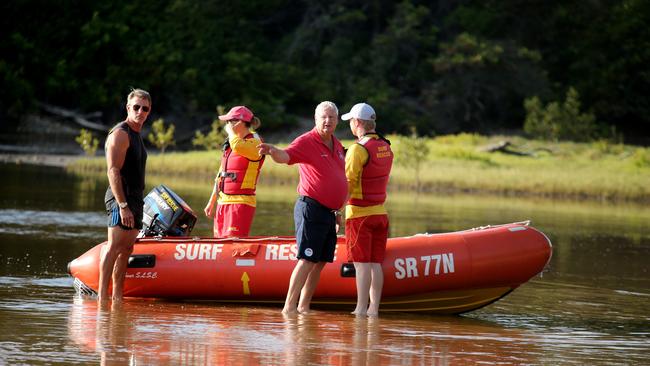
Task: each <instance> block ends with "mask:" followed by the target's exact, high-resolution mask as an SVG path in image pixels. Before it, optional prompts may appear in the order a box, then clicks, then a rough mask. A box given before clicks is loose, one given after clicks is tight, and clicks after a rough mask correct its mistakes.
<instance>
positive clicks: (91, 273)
mask: <svg viewBox="0 0 650 366" xmlns="http://www.w3.org/2000/svg"><path fill="white" fill-rule="evenodd" d="M104 244H106V243H102V244H98V245H97V246H95V247H94V248H92V249H90V250H89V251H87V252H86V253H85V254H83V255H81V256H80V257H79V258H77V259H75V260H73V261H72V262H70V263H69V265H68V271H69V273H70V275H72V277H74V282H75V287H76V288H77V290H78V291H80V292H81V293H85V294H91V295H93V294H95V292H96V291H97V286H98V279H99V253H100V250H101V248H102V246H103V245H104ZM551 252H552V247H551V242H550V240H549V239H548V238H547V237H546V236H545V235H544V234H543V233H541V232H540V231H538V230H536V229H535V228H533V227H531V226H529V225H528V222H522V223H512V224H506V225H499V226H487V227H480V228H476V229H471V230H465V231H458V232H451V233H442V234H418V235H414V236H409V237H399V238H391V239H389V240H388V246H387V250H386V259H385V261H384V263H383V264H382V267H383V271H384V289H383V295H382V301H381V306H380V310H381V311H409V312H428V313H437V314H458V313H463V312H468V311H471V310H475V309H478V308H481V307H483V306H485V305H488V304H490V303H492V302H494V301H496V300H498V299H500V298H502V297H503V296H505V295H507V294H508V293H509V292H510V291H512V290H514V289H515V288H517V287H518V286H519V285H521V284H523V283H525V282H526V281H528V280H529V279H530V278H531V277H533V276H535V275H536V274H538V273H540V272H541V271H542V270H543V269H544V266H545V265H546V264H547V263H548V262H549V260H550V258H551ZM295 253H296V245H295V238H293V237H250V238H240V239H237V238H235V239H232V238H229V239H215V238H198V237H194V238H193V237H162V238H143V239H139V240H138V241H137V242H136V244H135V249H134V251H133V254H132V255H131V257H130V258H129V268H128V270H127V274H126V281H125V284H124V296H126V297H141V298H164V299H196V300H215V301H219V302H233V303H248V304H277V305H282V304H283V303H284V299H285V296H286V294H287V288H288V286H289V278H290V276H291V272H292V270H293V268H294V266H295ZM355 303H356V287H355V279H354V266H353V265H352V263H348V262H347V246H346V245H345V239H344V238H342V237H340V238H339V241H338V244H337V249H336V256H335V260H334V263H330V264H327V265H326V266H325V268H324V269H323V272H322V274H321V279H320V282H319V284H318V288H317V289H316V293H315V295H314V298H313V301H312V304H313V305H314V307H315V308H316V307H320V308H339V309H347V310H352V309H353V308H354V306H355Z"/></svg>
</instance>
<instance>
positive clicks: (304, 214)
mask: <svg viewBox="0 0 650 366" xmlns="http://www.w3.org/2000/svg"><path fill="white" fill-rule="evenodd" d="M314 120H315V127H314V128H313V129H312V130H311V131H309V132H307V133H305V134H303V135H301V136H299V137H298V138H296V139H295V140H294V141H293V142H292V143H291V144H290V145H289V146H288V147H287V148H286V149H284V150H283V149H279V148H277V147H275V146H273V145H271V144H260V145H259V149H260V153H261V154H264V155H271V158H273V160H274V161H275V162H277V163H282V164H289V165H291V164H296V163H297V164H299V173H300V183H299V184H298V194H299V195H300V196H299V197H298V200H297V201H296V205H295V207H294V212H293V217H294V221H295V227H296V242H297V244H298V255H297V258H298V262H297V263H296V266H295V268H294V269H293V272H292V273H291V279H290V281H289V290H288V292H287V299H286V301H285V303H284V308H283V309H282V312H283V313H285V314H286V313H295V312H296V311H297V312H300V313H306V312H308V311H309V305H310V302H311V298H312V296H313V294H314V291H315V290H316V286H317V285H318V280H319V279H320V273H321V271H322V269H323V267H325V264H326V263H327V262H330V263H331V262H333V261H334V251H335V249H336V233H337V231H338V226H339V225H340V224H341V216H340V214H339V209H341V207H343V205H344V203H345V199H346V197H347V194H348V183H347V179H346V177H345V151H344V150H343V145H341V143H340V142H339V140H337V139H336V137H334V135H333V134H334V130H335V129H336V125H337V124H338V121H339V111H338V108H337V107H336V104H334V103H332V102H322V103H320V104H319V105H318V106H317V107H316V111H315V114H314Z"/></svg>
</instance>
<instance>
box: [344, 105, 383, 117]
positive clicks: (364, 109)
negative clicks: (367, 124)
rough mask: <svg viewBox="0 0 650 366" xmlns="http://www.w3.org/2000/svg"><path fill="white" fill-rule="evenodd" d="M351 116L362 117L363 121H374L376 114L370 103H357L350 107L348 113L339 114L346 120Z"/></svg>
mask: <svg viewBox="0 0 650 366" xmlns="http://www.w3.org/2000/svg"><path fill="white" fill-rule="evenodd" d="M351 118H358V119H363V120H365V121H374V120H375V119H376V118H377V116H376V115H375V110H374V109H372V107H371V106H370V104H366V103H357V104H355V105H354V107H352V109H350V112H349V113H346V114H344V115H342V116H341V119H342V120H344V121H347V120H349V119H351Z"/></svg>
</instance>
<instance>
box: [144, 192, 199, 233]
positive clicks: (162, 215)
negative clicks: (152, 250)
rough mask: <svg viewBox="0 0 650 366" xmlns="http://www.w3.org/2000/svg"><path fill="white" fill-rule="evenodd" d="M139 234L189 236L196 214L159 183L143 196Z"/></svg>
mask: <svg viewBox="0 0 650 366" xmlns="http://www.w3.org/2000/svg"><path fill="white" fill-rule="evenodd" d="M143 213H144V214H143V218H142V231H141V232H140V236H189V235H190V233H191V232H192V229H193V228H194V224H195V223H196V215H195V214H194V212H193V211H192V209H191V208H190V206H188V205H187V203H185V201H183V200H182V199H181V198H180V197H179V196H178V195H177V194H176V193H174V192H173V191H172V190H171V189H169V188H168V187H166V186H165V185H163V184H161V185H159V186H157V187H155V188H154V189H152V190H151V192H149V194H148V195H147V196H146V197H145V198H144V212H143Z"/></svg>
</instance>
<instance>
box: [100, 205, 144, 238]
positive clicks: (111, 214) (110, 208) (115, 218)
mask: <svg viewBox="0 0 650 366" xmlns="http://www.w3.org/2000/svg"><path fill="white" fill-rule="evenodd" d="M126 202H127V203H128V204H129V206H128V207H129V208H130V209H131V212H132V213H133V222H134V223H135V226H136V227H126V226H124V225H122V218H121V217H120V207H119V206H118V205H117V201H116V200H115V198H114V197H113V198H110V199H109V200H108V201H106V214H107V215H108V227H115V226H119V227H121V228H122V229H124V230H133V229H137V230H140V229H142V212H143V208H144V202H143V201H142V200H135V199H129V198H127V199H126Z"/></svg>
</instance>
